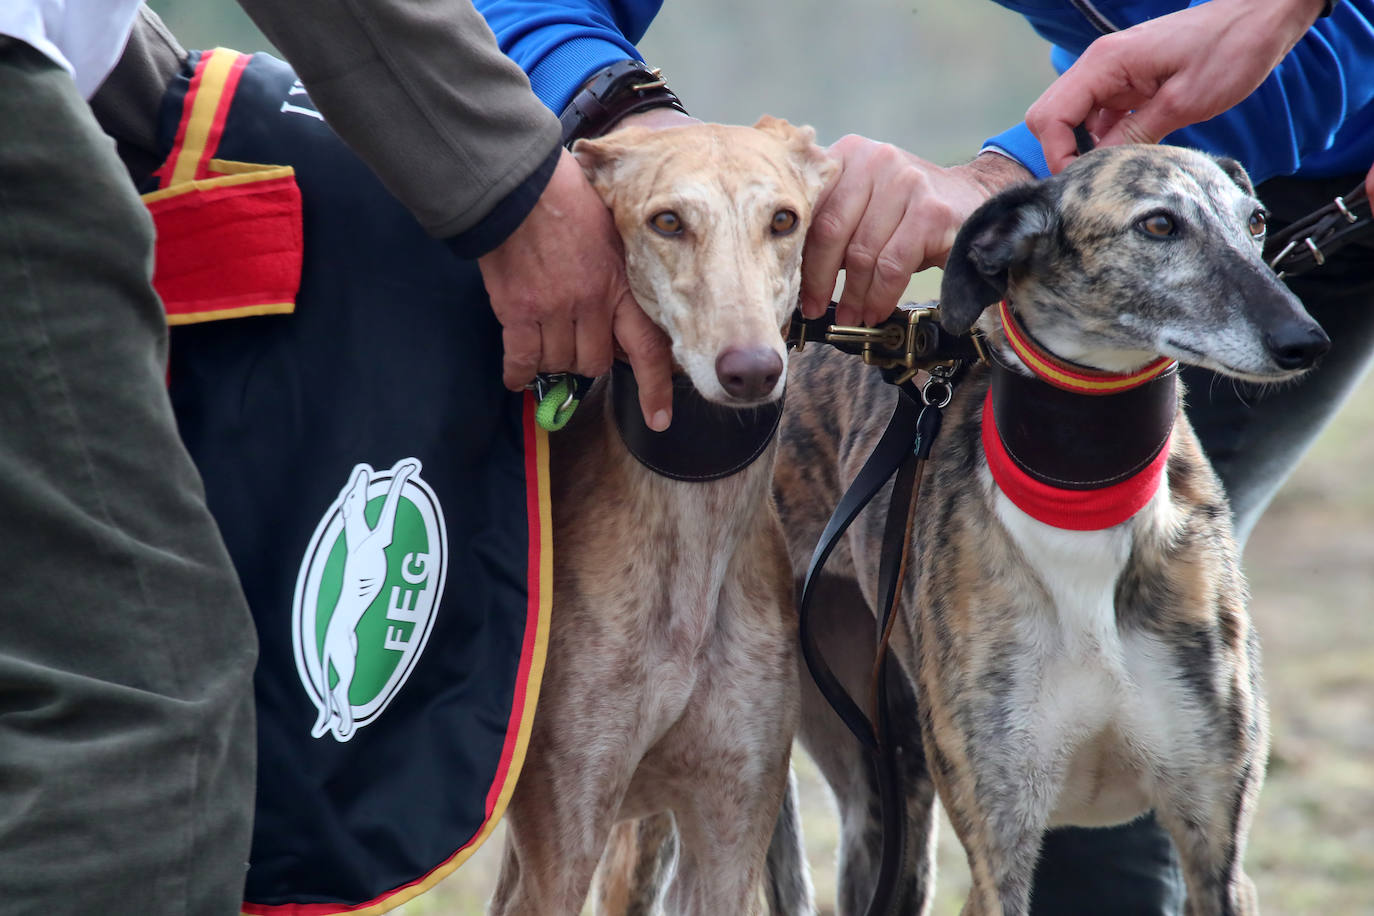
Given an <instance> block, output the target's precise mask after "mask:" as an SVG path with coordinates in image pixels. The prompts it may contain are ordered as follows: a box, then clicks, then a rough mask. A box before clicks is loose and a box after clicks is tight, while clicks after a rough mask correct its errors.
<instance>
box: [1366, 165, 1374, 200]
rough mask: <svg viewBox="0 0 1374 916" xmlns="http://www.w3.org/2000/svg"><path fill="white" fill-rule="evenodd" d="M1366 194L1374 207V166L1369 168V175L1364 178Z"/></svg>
mask: <svg viewBox="0 0 1374 916" xmlns="http://www.w3.org/2000/svg"><path fill="white" fill-rule="evenodd" d="M1364 193H1365V196H1366V197H1368V198H1369V203H1370V205H1371V206H1374V165H1371V166H1370V167H1369V174H1368V175H1366V176H1364Z"/></svg>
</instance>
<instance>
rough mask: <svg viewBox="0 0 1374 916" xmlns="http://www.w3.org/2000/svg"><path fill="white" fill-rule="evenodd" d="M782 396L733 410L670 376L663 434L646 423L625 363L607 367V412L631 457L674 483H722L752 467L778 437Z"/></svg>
mask: <svg viewBox="0 0 1374 916" xmlns="http://www.w3.org/2000/svg"><path fill="white" fill-rule="evenodd" d="M782 402H783V399H782V398H778V399H777V400H776V401H773V402H772V403H770V404H762V405H760V406H758V407H747V408H743V409H740V408H733V407H725V406H723V405H720V404H715V403H712V402H711V401H708V400H706V399H705V398H703V397H702V396H701V394H700V393H699V392H698V391H697V390H696V388H695V387H693V386H692V383H691V382H690V381H689V380H688V379H687V378H686V376H681V375H675V376H674V377H673V422H672V424H671V425H670V426H669V427H668V428H667V429H666V430H664V431H663V432H661V433H660V432H654V431H653V430H651V429H649V427H648V426H646V425H645V423H644V415H643V413H642V412H641V411H640V408H639V386H638V384H636V383H635V377H634V372H633V371H632V370H631V369H630V366H629V364H628V363H625V362H622V361H621V360H616V361H615V363H614V364H613V366H612V369H611V409H612V413H613V415H614V417H615V425H616V429H617V430H619V432H620V438H621V440H622V441H623V442H624V443H625V448H627V449H628V450H629V452H630V454H631V455H634V456H635V458H636V459H637V460H638V461H639V463H640V464H642V465H644V466H645V467H646V468H649V469H650V470H651V471H653V472H655V473H657V474H660V475H662V476H664V477H669V478H672V479H673V480H685V481H698V482H700V481H708V480H720V479H721V478H724V477H729V476H730V475H731V474H737V473H739V472H740V471H742V470H744V469H745V468H747V467H748V466H749V465H751V464H753V463H754V461H756V460H757V459H758V457H759V456H760V455H762V454H763V452H764V450H765V449H767V447H768V443H769V442H771V441H773V436H774V435H775V434H776V433H777V429H778V421H779V420H780V419H781V417H782Z"/></svg>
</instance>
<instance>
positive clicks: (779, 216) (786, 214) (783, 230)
mask: <svg viewBox="0 0 1374 916" xmlns="http://www.w3.org/2000/svg"><path fill="white" fill-rule="evenodd" d="M770 228H771V229H772V230H773V234H774V235H787V233H789V232H791V231H792V230H793V229H795V228H797V214H796V213H795V212H793V211H792V210H779V211H778V212H777V213H774V214H773V223H772V225H771V227H770Z"/></svg>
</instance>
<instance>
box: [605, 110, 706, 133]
mask: <svg viewBox="0 0 1374 916" xmlns="http://www.w3.org/2000/svg"><path fill="white" fill-rule="evenodd" d="M699 123H700V121H699V120H698V119H697V118H694V117H692V116H691V115H689V114H687V113H686V112H683V111H679V110H678V109H676V108H667V107H659V108H648V109H645V110H644V111H636V112H635V113H634V114H629V115H626V116H625V117H623V118H621V119H620V120H619V121H618V122H616V124H615V125H614V126H613V127H611V129H610V130H608V131H606V133H613V132H614V131H617V130H622V129H624V128H626V127H647V128H650V129H651V130H665V129H667V128H669V127H685V126H687V125H688V124H699Z"/></svg>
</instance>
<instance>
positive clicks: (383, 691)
mask: <svg viewBox="0 0 1374 916" xmlns="http://www.w3.org/2000/svg"><path fill="white" fill-rule="evenodd" d="M447 555H448V541H447V534H446V532H445V530H444V517H443V514H442V512H441V510H440V508H439V501H438V500H437V499H436V498H435V496H434V491H433V490H431V489H430V488H429V485H428V484H426V483H425V482H424V481H423V480H421V479H420V462H419V460H417V459H415V458H405V459H402V460H401V461H398V462H397V463H396V464H395V466H393V467H392V468H391V470H390V471H383V472H381V473H378V472H376V471H374V470H373V469H372V466H371V465H368V464H359V465H357V466H356V467H354V468H353V471H352V473H350V475H349V478H348V482H347V483H346V484H345V485H344V487H343V489H342V490H340V491H339V498H338V499H337V500H335V501H334V504H333V505H332V506H330V507H329V510H328V511H327V512H326V513H325V515H324V518H322V519H321V520H320V523H319V525H318V526H317V527H316V528H315V534H314V536H313V537H311V539H310V546H309V547H308V548H307V549H306V551H305V558H304V559H303V560H302V561H301V569H300V573H299V575H298V576H297V578H296V596H295V601H294V605H293V608H292V615H291V616H292V644H293V647H294V649H295V656H296V671H297V672H298V673H299V674H300V678H301V683H302V684H303V685H304V687H305V691H306V693H307V694H308V695H309V696H310V698H311V700H312V701H313V702H314V704H315V708H316V710H317V711H318V716H317V717H316V719H315V724H314V726H313V727H312V728H311V730H310V734H311V735H312V736H313V737H315V738H320V737H323V736H324V735H325V734H327V733H332V734H333V735H334V738H335V740H337V741H347V740H348V739H349V738H351V737H353V735H354V733H355V732H356V731H357V729H359V728H362V727H363V726H364V725H367V724H368V723H369V722H372V721H373V720H375V719H376V718H377V717H378V716H380V715H381V714H382V711H383V710H385V709H386V706H387V704H388V703H389V702H391V698H392V697H394V696H395V695H396V693H397V692H398V691H399V690H400V689H401V686H402V685H403V684H404V683H405V680H406V678H407V677H408V676H409V675H410V672H411V670H412V669H413V668H414V667H415V663H416V662H417V661H419V658H420V654H421V653H422V652H423V651H424V648H425V641H426V640H427V639H428V638H429V633H430V630H431V629H432V627H433V624H434V616H435V614H436V613H437V612H438V610H439V598H440V596H441V595H442V594H443V590H444V571H445V561H446V559H447Z"/></svg>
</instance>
